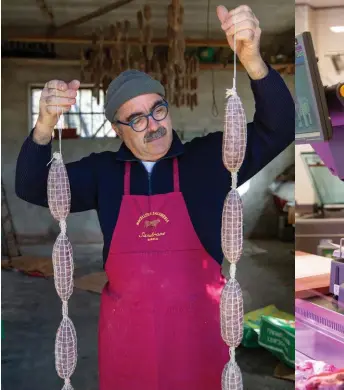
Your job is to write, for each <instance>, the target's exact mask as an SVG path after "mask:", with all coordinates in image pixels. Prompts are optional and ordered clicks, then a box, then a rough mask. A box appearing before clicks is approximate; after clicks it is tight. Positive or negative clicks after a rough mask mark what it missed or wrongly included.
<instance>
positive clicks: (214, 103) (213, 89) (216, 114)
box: [207, 0, 219, 117]
mask: <svg viewBox="0 0 344 390" xmlns="http://www.w3.org/2000/svg"><path fill="white" fill-rule="evenodd" d="M209 18H210V0H208V9H207V41H208V42H209V39H210V21H209ZM211 83H212V98H213V102H212V107H211V113H212V115H213V116H215V117H217V116H218V115H219V110H218V109H217V105H216V96H215V73H214V69H211Z"/></svg>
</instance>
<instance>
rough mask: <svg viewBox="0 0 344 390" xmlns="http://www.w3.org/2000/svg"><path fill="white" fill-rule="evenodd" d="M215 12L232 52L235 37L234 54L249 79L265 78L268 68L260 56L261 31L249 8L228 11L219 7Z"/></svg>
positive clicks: (221, 6) (242, 6)
mask: <svg viewBox="0 0 344 390" xmlns="http://www.w3.org/2000/svg"><path fill="white" fill-rule="evenodd" d="M216 11H217V16H218V18H219V20H220V22H221V28H222V30H223V31H224V32H225V34H226V37H227V40H228V44H229V46H230V48H231V49H232V50H233V51H234V35H236V54H237V56H238V58H239V60H240V62H241V63H242V65H243V66H244V67H245V69H246V70H247V72H248V74H249V75H250V77H251V78H253V79H260V78H263V77H265V76H266V74H267V73H268V68H267V66H266V64H265V63H264V61H263V59H262V57H261V54H260V36H261V32H262V31H261V29H260V27H259V21H258V19H257V18H256V17H255V15H254V13H253V12H252V10H251V8H250V7H249V6H247V5H241V6H239V7H237V8H235V9H233V10H231V11H228V10H227V8H226V7H224V6H223V5H219V6H218V7H217V10H216Z"/></svg>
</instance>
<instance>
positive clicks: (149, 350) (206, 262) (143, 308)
mask: <svg viewBox="0 0 344 390" xmlns="http://www.w3.org/2000/svg"><path fill="white" fill-rule="evenodd" d="M173 176H174V192H171V193H168V194H162V195H152V196H143V195H130V163H129V162H126V165H125V178H124V181H125V183H124V184H125V185H124V196H123V200H122V204H121V209H120V213H119V217H118V222H117V224H116V227H115V230H114V233H113V237H112V242H111V246H110V250H109V255H108V258H107V261H106V264H105V271H106V273H107V277H108V283H107V284H106V285H105V287H104V289H103V292H102V295H101V307H100V320H99V380H100V390H138V389H140V390H220V389H221V374H222V370H223V367H224V365H225V363H226V362H227V361H228V360H229V348H228V347H227V346H226V344H225V343H224V342H223V340H222V338H221V329H220V321H219V318H220V316H219V298H220V293H221V289H222V287H223V285H224V283H225V279H224V278H223V277H222V275H221V267H220V266H219V264H218V263H217V262H216V261H215V260H214V259H213V258H212V257H211V256H209V255H208V253H207V252H206V251H205V249H204V248H203V246H202V244H201V242H200V241H199V239H198V237H197V235H196V233H195V230H194V228H193V226H192V223H191V220H190V217H189V214H188V211H187V208H186V204H185V201H184V198H183V195H182V193H181V192H180V191H179V174H178V161H177V159H174V161H173ZM199 212H200V213H201V212H202V210H199Z"/></svg>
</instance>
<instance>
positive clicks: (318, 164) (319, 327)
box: [295, 2, 344, 389]
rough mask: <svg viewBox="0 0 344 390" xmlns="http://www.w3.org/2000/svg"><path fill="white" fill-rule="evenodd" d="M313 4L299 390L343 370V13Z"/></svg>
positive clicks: (306, 20)
mask: <svg viewBox="0 0 344 390" xmlns="http://www.w3.org/2000/svg"><path fill="white" fill-rule="evenodd" d="M312 3H316V2H310V5H304V4H303V5H302V4H300V5H297V4H296V10H295V15H296V17H295V143H296V146H295V177H296V180H295V321H296V322H295V334H296V339H295V342H296V347H295V378H296V388H297V389H306V388H316V387H312V386H315V385H316V384H317V385H320V386H321V385H322V384H324V383H331V385H332V386H333V388H336V389H337V388H340V386H342V385H341V384H340V383H341V382H340V379H338V378H339V375H340V373H342V372H343V369H344V153H343V151H344V26H343V24H344V7H341V6H340V5H339V4H336V3H335V2H334V4H333V8H332V9H317V8H314V7H312ZM330 3H331V2H330ZM328 5H331V4H328ZM334 372H335V373H334ZM327 381H328V382H327ZM339 382H340V383H339ZM307 386H309V387H307Z"/></svg>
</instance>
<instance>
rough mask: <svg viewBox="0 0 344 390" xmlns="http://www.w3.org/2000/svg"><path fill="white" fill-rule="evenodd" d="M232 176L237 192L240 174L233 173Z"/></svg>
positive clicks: (233, 185) (233, 186)
mask: <svg viewBox="0 0 344 390" xmlns="http://www.w3.org/2000/svg"><path fill="white" fill-rule="evenodd" d="M231 175H232V188H233V190H235V189H236V188H237V186H238V172H231Z"/></svg>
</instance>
